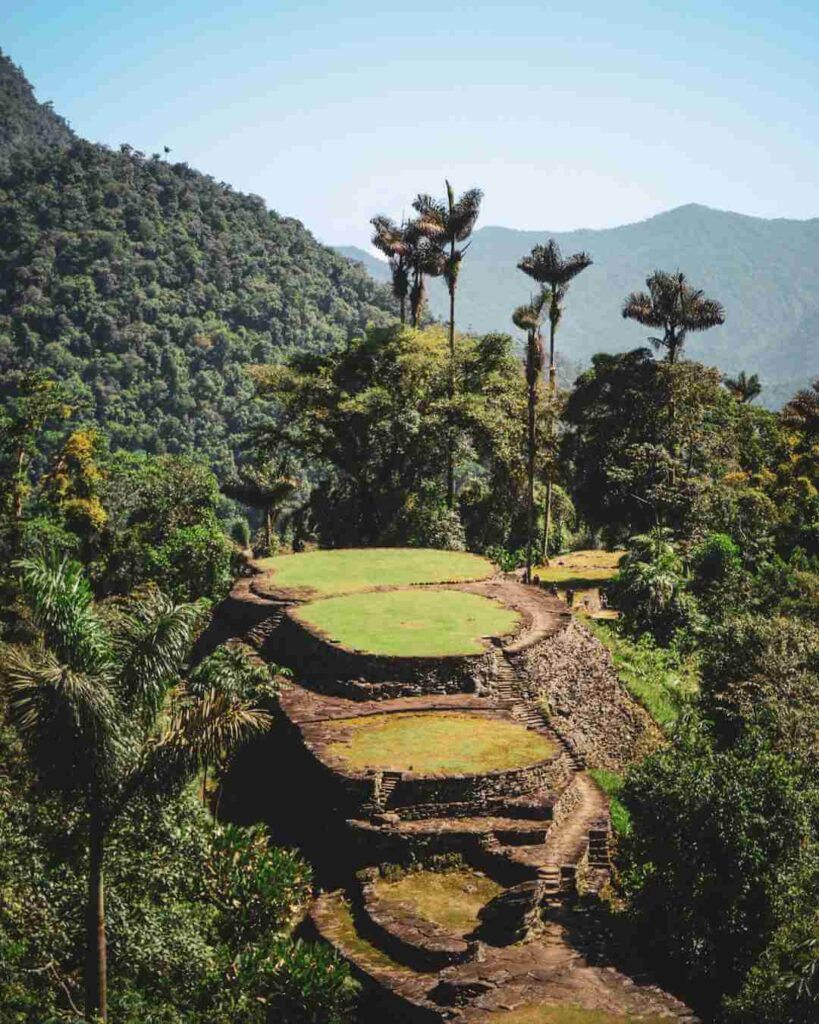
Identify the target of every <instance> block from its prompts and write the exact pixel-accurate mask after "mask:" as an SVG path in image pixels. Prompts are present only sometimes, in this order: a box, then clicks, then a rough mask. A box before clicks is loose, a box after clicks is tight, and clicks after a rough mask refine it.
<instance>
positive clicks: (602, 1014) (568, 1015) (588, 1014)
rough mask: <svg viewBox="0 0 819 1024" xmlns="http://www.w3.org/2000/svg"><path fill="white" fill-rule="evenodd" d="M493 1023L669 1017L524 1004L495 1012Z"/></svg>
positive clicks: (619, 1023) (658, 1023) (619, 1022)
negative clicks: (518, 1007)
mask: <svg viewBox="0 0 819 1024" xmlns="http://www.w3.org/2000/svg"><path fill="white" fill-rule="evenodd" d="M491 1020H492V1024H495V1022H497V1024H668V1017H657V1016H651V1017H635V1016H633V1015H632V1014H620V1013H607V1012H606V1011H605V1010H584V1009H582V1008H581V1007H579V1006H544V1005H543V1004H539V1005H537V1006H524V1007H521V1008H520V1009H518V1010H507V1011H506V1012H500V1013H493V1014H492V1017H491Z"/></svg>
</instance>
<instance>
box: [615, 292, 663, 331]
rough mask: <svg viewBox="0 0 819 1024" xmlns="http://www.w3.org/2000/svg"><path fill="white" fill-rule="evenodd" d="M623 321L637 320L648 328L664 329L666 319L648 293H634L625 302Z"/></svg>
mask: <svg viewBox="0 0 819 1024" xmlns="http://www.w3.org/2000/svg"><path fill="white" fill-rule="evenodd" d="M622 313H623V319H624V320H636V321H637V323H640V324H643V325H644V326H646V327H662V326H663V325H664V323H665V319H664V317H663V316H662V314H661V312H660V311H659V310H658V309H657V308H656V307H655V306H654V303H653V301H652V298H651V296H650V295H649V294H648V293H647V292H632V293H631V294H630V295H628V296H626V299H625V301H624V302H623V310H622Z"/></svg>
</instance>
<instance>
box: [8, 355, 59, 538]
mask: <svg viewBox="0 0 819 1024" xmlns="http://www.w3.org/2000/svg"><path fill="white" fill-rule="evenodd" d="M16 378H17V379H16V380H12V381H8V382H7V383H9V384H11V387H10V392H11V397H10V401H9V403H8V407H7V411H5V412H4V411H3V410H0V471H2V475H3V478H4V479H5V480H7V481H8V482H9V484H10V487H9V489H8V491H7V492H6V494H5V496H4V498H5V500H4V506H5V507H4V508H3V509H2V511H3V513H4V515H5V516H7V517H9V518H10V519H11V521H12V522H13V523H16V524H19V522H20V520H21V519H22V518H23V507H24V503H25V500H26V498H27V496H28V495H29V493H30V491H31V485H30V481H29V472H30V469H31V467H32V464H33V462H34V460H35V459H36V457H37V456H38V454H39V452H40V445H41V443H42V433H43V431H44V429H45V427H46V426H47V425H48V424H49V423H53V422H60V421H64V420H66V419H68V418H69V417H70V416H71V415H72V413H73V411H74V410H73V406H72V405H71V404H70V398H69V394H68V391H67V389H66V388H65V387H63V386H62V385H60V383H59V382H58V381H56V380H55V379H54V378H53V376H52V375H51V374H50V373H49V372H48V371H45V370H35V371H32V372H30V373H24V374H19V375H16Z"/></svg>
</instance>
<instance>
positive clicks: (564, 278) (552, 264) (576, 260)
mask: <svg viewBox="0 0 819 1024" xmlns="http://www.w3.org/2000/svg"><path fill="white" fill-rule="evenodd" d="M591 264H592V258H591V256H589V254H588V253H586V252H576V253H574V254H573V255H571V256H567V257H565V258H564V256H563V254H562V252H561V251H560V246H559V245H558V243H557V242H556V241H555V240H554V239H553V238H550V239H549V241H548V242H547V243H546V244H545V245H536V246H535V247H534V248H533V249H532V251H531V253H530V254H529V255H528V256H524V258H523V259H522V260H521V261H520V263H518V270H522V271H523V272H524V274H528V275H529V277H532V278H534V279H535V280H536V281H539V282H540V283H541V284H548V285H549V286H550V287H552V288H558V287H561V286H563V287H565V286H566V285H568V284H569V282H570V281H571V280H573V278H575V277H577V275H578V274H579V273H580V272H581V271H583V270H585V269H586V267H589V266H591Z"/></svg>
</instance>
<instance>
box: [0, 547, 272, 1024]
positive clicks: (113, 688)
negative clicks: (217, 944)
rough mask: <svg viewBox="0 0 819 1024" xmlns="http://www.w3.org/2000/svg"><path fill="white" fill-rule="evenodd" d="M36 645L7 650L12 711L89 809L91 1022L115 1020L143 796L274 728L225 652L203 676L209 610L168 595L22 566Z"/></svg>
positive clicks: (243, 668) (6, 698)
mask: <svg viewBox="0 0 819 1024" xmlns="http://www.w3.org/2000/svg"><path fill="white" fill-rule="evenodd" d="M16 568H17V570H18V572H19V580H20V594H21V599H22V602H23V605H24V608H25V612H26V616H27V618H28V620H29V624H30V629H31V630H32V632H34V633H35V635H36V636H37V637H38V640H37V642H36V643H34V644H19V645H16V644H7V645H4V646H3V647H2V648H0V704H2V705H4V706H5V710H6V711H7V713H8V715H9V717H10V719H11V720H12V722H14V723H15V725H16V726H17V729H18V731H19V733H20V735H21V736H22V737H23V739H24V741H25V743H26V747H27V750H28V753H29V757H30V759H31V762H32V765H33V766H34V768H35V769H36V772H37V776H38V779H39V782H40V784H41V785H42V786H44V787H45V788H46V789H48V790H51V791H53V792H55V793H57V794H59V795H60V797H61V798H63V799H64V800H65V801H66V803H67V804H70V805H71V806H74V805H77V804H78V805H79V806H80V807H81V808H82V810H83V812H84V819H85V833H84V841H85V845H86V849H87V855H88V895H87V902H86V969H85V1015H86V1019H87V1020H89V1021H96V1020H102V1021H105V1020H106V1019H107V1004H108V997H107V992H108V985H107V952H106V951H107V943H106V920H105V868H104V865H105V849H106V844H107V842H108V839H109V836H110V835H111V831H112V829H113V828H114V827H115V825H116V823H117V821H118V820H119V819H120V817H121V816H122V815H123V814H124V813H125V811H126V809H127V808H128V806H129V805H130V804H131V803H132V802H133V801H135V800H154V801H156V800H161V799H162V798H163V797H167V796H168V795H169V794H171V793H172V792H173V791H174V790H178V789H179V787H181V786H183V785H185V784H186V783H187V782H188V781H189V780H190V779H191V778H192V777H193V776H194V774H195V773H196V772H197V771H200V770H203V769H204V770H205V771H206V770H207V766H208V765H214V764H219V763H220V762H222V761H223V760H224V759H225V758H226V757H227V756H229V754H230V753H231V752H232V751H233V750H235V749H236V747H237V746H238V745H239V744H240V743H242V742H243V741H244V740H245V739H246V738H247V737H249V736H250V735H252V734H255V733H257V732H259V731H261V730H264V729H266V728H267V727H268V726H269V724H270V717H269V715H268V714H267V713H266V712H265V711H263V710H260V709H259V708H258V707H256V706H255V700H254V695H253V694H252V693H251V692H249V689H248V685H247V683H248V679H249V678H251V677H252V676H253V675H254V673H256V672H258V669H256V668H255V667H254V666H253V664H252V662H250V661H248V659H247V658H246V657H242V656H241V655H240V653H239V652H237V651H230V650H228V649H222V650H221V654H219V652H217V654H216V655H213V656H211V659H208V660H207V661H205V662H202V663H201V665H200V666H199V667H198V668H196V669H190V668H189V657H190V653H191V646H192V643H193V641H194V639H195V638H196V636H197V633H198V632H199V630H200V629H201V628H202V625H203V616H204V615H205V611H204V609H203V607H202V606H201V605H200V604H198V603H197V604H175V603H174V602H173V601H172V600H171V599H170V598H168V597H166V596H165V595H163V594H162V593H161V592H159V591H156V590H148V591H145V592H143V593H141V594H139V595H136V596H133V597H131V598H127V599H121V600H113V601H109V602H105V603H104V604H103V605H100V604H98V603H97V602H95V601H94V597H93V594H92V591H91V587H90V585H89V583H88V580H87V578H86V576H85V575H84V573H83V570H82V567H81V566H80V565H79V564H77V563H74V562H69V561H67V560H66V561H63V562H61V563H59V564H50V563H49V562H46V561H43V560H40V559H34V560H25V561H21V562H19V563H17V564H16Z"/></svg>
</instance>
